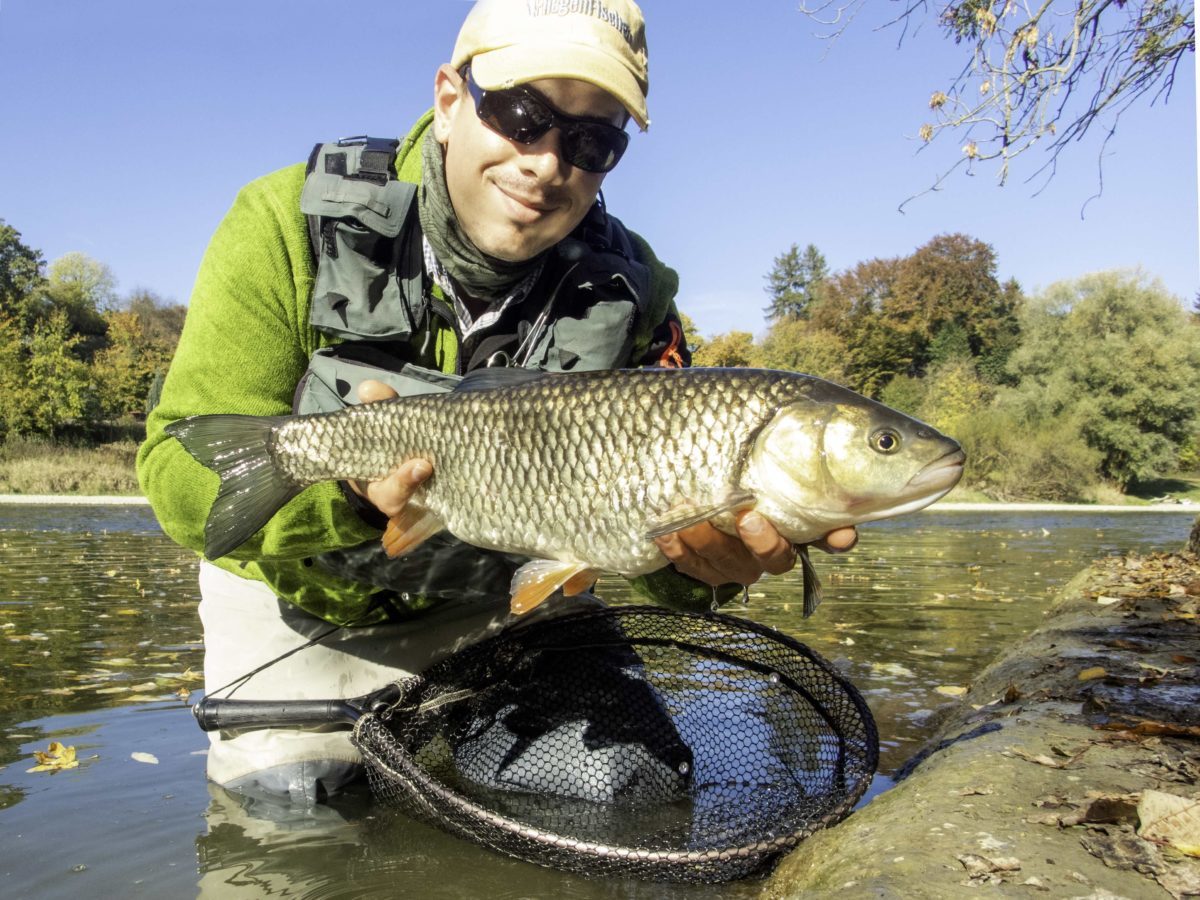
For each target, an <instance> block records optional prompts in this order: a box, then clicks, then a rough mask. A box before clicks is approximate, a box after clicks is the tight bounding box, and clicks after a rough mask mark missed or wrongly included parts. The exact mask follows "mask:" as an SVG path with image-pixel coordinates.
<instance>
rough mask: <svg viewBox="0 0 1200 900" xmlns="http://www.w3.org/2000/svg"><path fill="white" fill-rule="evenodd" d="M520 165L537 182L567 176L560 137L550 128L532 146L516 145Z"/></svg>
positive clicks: (557, 132)
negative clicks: (534, 177) (518, 151)
mask: <svg viewBox="0 0 1200 900" xmlns="http://www.w3.org/2000/svg"><path fill="white" fill-rule="evenodd" d="M517 146H518V148H519V150H520V154H521V165H522V167H524V168H525V169H526V170H527V171H528V172H529V173H530V174H531V175H534V176H536V177H537V179H538V180H539V181H543V182H548V181H553V180H555V179H557V178H560V177H566V175H567V174H569V169H570V165H569V164H568V163H567V162H566V160H564V159H563V157H562V135H561V134H560V133H559V130H558V129H557V128H551V129H550V130H549V131H547V132H546V133H545V134H543V135H542V136H541V137H540V138H538V139H537V140H536V141H534V142H533V143H532V144H518V145H517Z"/></svg>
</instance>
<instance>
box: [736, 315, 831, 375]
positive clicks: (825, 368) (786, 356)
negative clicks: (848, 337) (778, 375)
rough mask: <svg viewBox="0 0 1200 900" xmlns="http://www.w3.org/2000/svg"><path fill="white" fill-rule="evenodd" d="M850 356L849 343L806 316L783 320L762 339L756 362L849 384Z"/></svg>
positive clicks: (772, 327)
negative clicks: (816, 324)
mask: <svg viewBox="0 0 1200 900" xmlns="http://www.w3.org/2000/svg"><path fill="white" fill-rule="evenodd" d="M849 357H850V351H849V349H848V348H847V347H846V342H845V341H843V340H842V339H841V338H840V337H839V336H838V335H836V334H834V333H833V332H832V331H828V330H826V329H824V328H815V327H813V325H812V324H811V323H810V322H806V321H804V320H803V319H781V320H779V321H777V322H776V323H775V324H774V325H772V326H771V329H770V331H768V332H767V336H766V337H765V338H763V342H762V346H761V347H760V348H759V352H758V359H757V362H758V364H759V365H762V366H765V367H767V368H768V369H786V370H787V371H790V372H806V373H808V374H809V375H816V376H818V377H819V378H826V379H828V380H829V381H836V382H837V383H838V384H846V383H847V381H848V377H849V373H848V363H849Z"/></svg>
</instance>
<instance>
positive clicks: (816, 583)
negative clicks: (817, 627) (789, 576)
mask: <svg viewBox="0 0 1200 900" xmlns="http://www.w3.org/2000/svg"><path fill="white" fill-rule="evenodd" d="M796 555H797V556H799V557H800V575H801V578H802V580H803V582H804V618H806V619H807V618H808V617H809V616H811V615H812V614H813V613H815V612H816V611H817V607H818V606H820V605H821V601H822V600H823V599H824V597H823V596H822V593H821V579H820V578H818V577H817V570H816V567H814V566H813V564H812V560H811V559H809V558H808V547H807V546H806V545H804V544H801V545H800V546H799V547H798V548H797V549H796Z"/></svg>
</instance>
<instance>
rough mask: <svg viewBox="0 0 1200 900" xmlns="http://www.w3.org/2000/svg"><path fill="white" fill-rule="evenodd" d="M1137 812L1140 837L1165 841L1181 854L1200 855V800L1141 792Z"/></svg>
mask: <svg viewBox="0 0 1200 900" xmlns="http://www.w3.org/2000/svg"><path fill="white" fill-rule="evenodd" d="M1137 811H1138V820H1139V821H1140V822H1141V827H1140V828H1138V832H1137V833H1138V835H1139V836H1140V837H1143V838H1145V839H1146V840H1148V841H1165V842H1166V843H1168V844H1170V845H1171V846H1172V847H1174V848H1175V849H1176V850H1178V851H1179V852H1181V853H1186V854H1187V855H1188V856H1200V800H1189V799H1188V798H1186V797H1179V796H1176V795H1175V794H1167V793H1164V792H1163V791H1143V792H1142V800H1141V802H1140V803H1139V804H1138V808H1137Z"/></svg>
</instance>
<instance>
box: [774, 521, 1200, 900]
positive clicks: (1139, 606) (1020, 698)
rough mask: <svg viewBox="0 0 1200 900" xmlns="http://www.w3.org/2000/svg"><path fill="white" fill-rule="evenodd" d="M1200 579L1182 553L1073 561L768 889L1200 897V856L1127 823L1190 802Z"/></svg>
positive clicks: (1198, 785)
mask: <svg viewBox="0 0 1200 900" xmlns="http://www.w3.org/2000/svg"><path fill="white" fill-rule="evenodd" d="M1197 535H1200V524H1198V526H1197V530H1196V532H1194V536H1197ZM1197 540H1198V541H1200V536H1197ZM1196 581H1200V560H1197V558H1196V556H1195V555H1192V554H1189V553H1182V554H1151V555H1149V556H1146V557H1137V558H1134V557H1113V558H1110V559H1103V560H1099V561H1097V562H1096V563H1095V564H1093V565H1092V566H1091V567H1090V568H1088V569H1087V570H1085V571H1084V572H1082V573H1080V574H1079V575H1078V576H1076V578H1075V579H1073V580H1072V581H1071V583H1070V584H1069V585H1067V587H1066V588H1064V590H1063V591H1062V593H1061V594H1060V596H1059V598H1058V600H1057V601H1056V602H1055V604H1054V606H1053V607H1052V608H1051V610H1050V611H1049V612H1048V614H1047V618H1046V621H1045V623H1044V624H1043V626H1042V627H1041V628H1039V629H1038V630H1037V631H1035V632H1034V633H1033V634H1031V635H1029V636H1028V637H1027V638H1026V639H1025V640H1023V641H1022V642H1020V643H1019V644H1018V645H1016V646H1015V647H1013V648H1012V649H1011V650H1009V651H1008V652H1006V653H1004V654H1003V656H1002V657H1001V658H1000V659H998V660H996V662H994V663H993V664H992V665H990V666H989V667H988V668H987V669H986V670H985V671H983V672H982V673H980V675H979V676H978V678H976V679H975V680H974V682H973V684H972V686H971V689H970V691H969V692H968V693H967V694H966V696H964V697H963V698H962V702H961V703H960V704H959V705H958V706H957V708H956V709H955V711H954V712H952V713H951V714H950V715H949V716H948V717H947V718H946V720H945V721H944V723H943V725H942V727H941V729H940V730H939V732H938V733H937V734H936V735H934V736H933V737H932V738H931V740H930V741H929V742H928V743H927V745H926V746H925V748H923V749H922V750H921V751H920V752H919V753H918V754H916V755H915V756H914V758H913V760H912V761H911V762H910V763H909V764H908V765H906V766H905V767H904V768H903V769H902V770H901V772H899V773H897V777H898V778H900V779H901V780H900V781H899V783H898V784H897V785H896V786H895V787H893V788H892V789H891V790H889V791H886V792H884V793H883V794H880V795H879V796H878V797H876V798H875V799H874V800H873V801H872V802H871V803H870V804H868V805H867V806H866V807H864V808H862V809H860V810H859V811H858V812H856V813H854V814H853V815H852V816H850V817H849V818H848V819H846V820H845V821H843V822H842V823H840V824H839V825H837V826H836V827H834V828H831V829H829V830H827V831H824V832H819V833H817V834H815V835H813V836H812V837H810V838H809V839H807V840H806V841H805V842H804V843H802V844H801V845H800V846H799V847H798V848H797V849H796V850H795V851H793V852H792V853H791V854H790V855H789V856H788V857H787V858H786V859H784V860H783V861H782V862H781V864H780V865H779V867H778V868H777V869H776V871H775V872H774V874H773V875H772V876H771V878H770V879H769V881H768V882H767V883H766V885H765V887H764V896H766V897H770V898H785V897H787V898H791V897H799V896H801V895H805V896H813V895H816V896H824V895H826V894H829V895H833V894H834V893H836V895H837V896H838V897H839V898H843V897H845V898H857V897H864V898H865V897H872V898H875V897H922V898H935V900H936V898H943V897H944V898H958V897H962V896H964V895H966V894H967V893H968V892H969V891H971V890H972V889H973V888H977V889H981V890H985V891H988V892H991V893H993V894H996V895H999V896H1021V897H1025V896H1030V895H1039V896H1040V895H1046V896H1050V897H1064V898H1068V897H1095V898H1106V897H1107V898H1111V897H1128V898H1152V897H1164V898H1165V897H1168V896H1174V897H1179V898H1182V897H1187V896H1193V895H1200V860H1197V859H1193V858H1191V857H1188V856H1186V855H1185V854H1183V853H1181V852H1179V851H1177V850H1175V849H1173V848H1172V847H1170V846H1169V845H1168V844H1167V842H1166V841H1165V840H1164V841H1154V840H1147V839H1145V838H1143V837H1140V836H1139V835H1138V833H1137V829H1138V827H1139V821H1138V805H1139V801H1140V800H1141V798H1142V796H1143V794H1145V793H1148V792H1154V791H1163V792H1166V793H1169V794H1173V795H1175V796H1177V797H1185V798H1193V797H1200V662H1198V657H1200V652H1198V651H1197V648H1198V647H1200V615H1198V614H1197V610H1196V608H1195V607H1196V602H1197V600H1196V598H1195V597H1193V596H1192V595H1190V594H1188V593H1187V591H1186V586H1187V585H1189V584H1191V583H1193V582H1196ZM1173 585H1183V586H1184V587H1185V589H1184V590H1172V586H1173ZM1100 598H1117V599H1116V602H1112V603H1103V602H1100ZM1088 670H1093V671H1091V672H1089V671H1088ZM1095 670H1100V671H1099V672H1097V671H1095ZM1084 672H1087V673H1088V677H1086V678H1082V679H1081V678H1080V674H1081V673H1084ZM1151 833H1153V832H1151Z"/></svg>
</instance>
